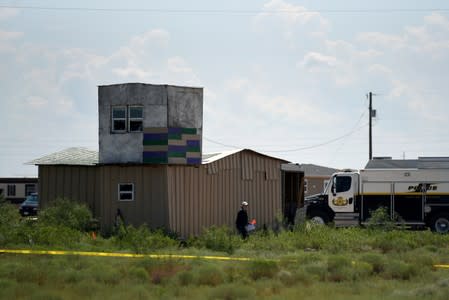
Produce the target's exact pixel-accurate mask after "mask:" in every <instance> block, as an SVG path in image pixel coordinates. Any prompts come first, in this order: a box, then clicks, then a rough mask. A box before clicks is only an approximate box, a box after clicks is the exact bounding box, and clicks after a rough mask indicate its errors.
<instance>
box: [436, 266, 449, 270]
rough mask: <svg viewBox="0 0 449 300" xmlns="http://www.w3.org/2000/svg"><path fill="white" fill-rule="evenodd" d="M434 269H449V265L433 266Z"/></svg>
mask: <svg viewBox="0 0 449 300" xmlns="http://www.w3.org/2000/svg"><path fill="white" fill-rule="evenodd" d="M433 267H434V268H441V269H449V265H433Z"/></svg>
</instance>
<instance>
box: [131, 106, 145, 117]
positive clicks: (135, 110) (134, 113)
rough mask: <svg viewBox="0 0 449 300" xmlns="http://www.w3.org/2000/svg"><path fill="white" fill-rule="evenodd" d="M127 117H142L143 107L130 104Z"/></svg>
mask: <svg viewBox="0 0 449 300" xmlns="http://www.w3.org/2000/svg"><path fill="white" fill-rule="evenodd" d="M129 117H130V118H136V119H142V118H143V107H137V106H131V107H130V108H129Z"/></svg>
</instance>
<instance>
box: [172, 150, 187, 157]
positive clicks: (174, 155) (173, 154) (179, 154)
mask: <svg viewBox="0 0 449 300" xmlns="http://www.w3.org/2000/svg"><path fill="white" fill-rule="evenodd" d="M168 157H186V153H185V152H176V151H169V152H168Z"/></svg>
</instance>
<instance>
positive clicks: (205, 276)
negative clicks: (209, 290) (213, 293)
mask: <svg viewBox="0 0 449 300" xmlns="http://www.w3.org/2000/svg"><path fill="white" fill-rule="evenodd" d="M196 276H197V278H196V282H197V284H198V285H210V286H217V285H219V284H222V283H223V282H224V273H223V271H222V270H221V269H219V268H218V267H216V266H213V265H206V266H201V267H200V268H199V269H198V271H197V274H196Z"/></svg>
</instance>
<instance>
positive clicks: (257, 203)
mask: <svg viewBox="0 0 449 300" xmlns="http://www.w3.org/2000/svg"><path fill="white" fill-rule="evenodd" d="M280 165H281V162H280V161H279V160H276V159H270V158H266V157H261V156H259V155H257V154H254V153H252V152H245V151H243V152H239V153H237V154H235V155H232V156H228V157H225V158H223V159H221V160H219V161H216V162H213V163H211V164H208V165H203V166H200V167H199V168H195V167H185V166H169V167H168V203H169V209H168V211H169V220H170V226H171V228H172V229H173V230H175V231H176V232H178V233H180V234H181V235H183V236H188V235H198V234H200V233H201V232H202V230H203V229H204V228H206V227H210V226H212V225H217V226H220V225H228V226H230V227H231V228H234V226H235V225H234V224H235V223H234V222H235V217H236V215H237V212H238V210H239V209H240V203H241V202H242V201H243V200H245V201H248V202H249V203H250V205H249V209H248V213H249V216H250V218H255V219H257V222H258V226H260V227H262V226H263V224H266V225H267V226H270V225H272V224H273V221H274V218H275V215H276V213H278V212H281V208H282V204H281V182H280V175H279V174H280V172H281V171H280ZM211 170H213V171H214V172H211ZM268 173H270V174H271V176H270V179H269V180H268V176H267V174H268ZM244 178H246V179H244Z"/></svg>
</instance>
